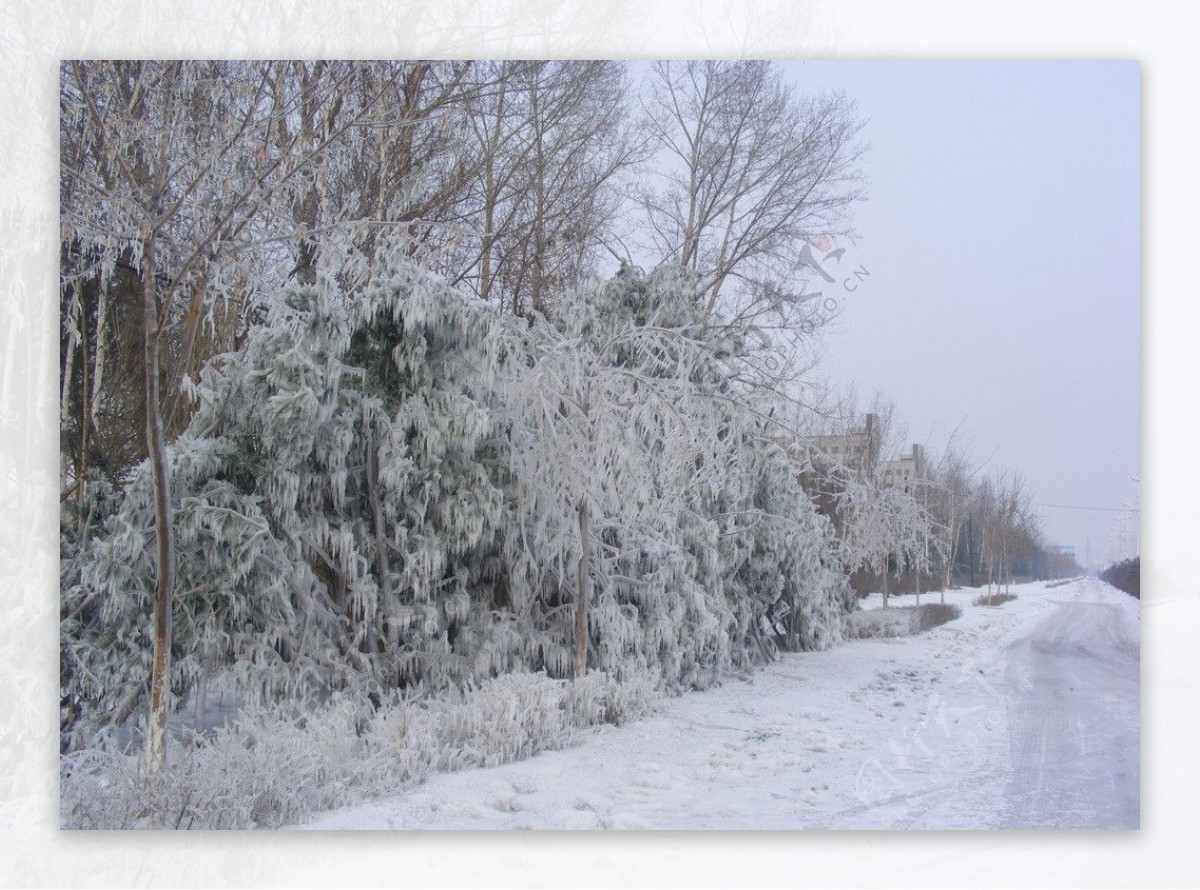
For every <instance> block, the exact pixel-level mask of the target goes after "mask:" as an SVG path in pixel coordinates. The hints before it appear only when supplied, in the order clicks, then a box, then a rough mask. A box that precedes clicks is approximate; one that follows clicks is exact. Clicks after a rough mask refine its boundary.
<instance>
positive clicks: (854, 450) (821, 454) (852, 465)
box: [809, 414, 879, 475]
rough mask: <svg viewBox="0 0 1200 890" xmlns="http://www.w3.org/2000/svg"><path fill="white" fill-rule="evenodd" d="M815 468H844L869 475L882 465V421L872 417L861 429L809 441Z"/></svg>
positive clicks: (818, 437) (816, 437)
mask: <svg viewBox="0 0 1200 890" xmlns="http://www.w3.org/2000/svg"><path fill="white" fill-rule="evenodd" d="M809 445H810V446H811V451H812V462H813V465H814V467H819V468H821V469H831V468H844V469H846V470H850V471H853V472H855V473H858V474H861V475H869V474H870V473H871V472H873V471H874V469H875V467H876V466H878V464H879V418H877V417H876V416H875V415H874V414H868V415H867V418H866V421H865V423H864V425H863V427H862V428H861V429H850V430H847V431H846V432H844V433H834V434H832V435H826V436H813V437H812V438H811V439H809Z"/></svg>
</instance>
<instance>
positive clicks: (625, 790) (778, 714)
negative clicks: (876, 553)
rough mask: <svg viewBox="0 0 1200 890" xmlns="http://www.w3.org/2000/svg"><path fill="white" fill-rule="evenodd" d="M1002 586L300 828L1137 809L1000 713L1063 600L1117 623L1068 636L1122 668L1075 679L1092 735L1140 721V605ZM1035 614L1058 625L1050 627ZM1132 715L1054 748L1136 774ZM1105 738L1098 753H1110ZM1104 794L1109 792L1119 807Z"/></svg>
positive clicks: (1017, 695) (979, 821)
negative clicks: (998, 601)
mask: <svg viewBox="0 0 1200 890" xmlns="http://www.w3.org/2000/svg"><path fill="white" fill-rule="evenodd" d="M1013 592H1015V593H1017V594H1018V599H1017V600H1014V601H1012V602H1009V603H1006V604H1004V605H1002V606H998V607H983V606H973V605H971V599H973V598H974V597H975V596H978V595H979V593H980V591H979V590H978V589H970V590H961V591H952V592H949V593H947V594H946V597H945V599H946V602H948V603H954V604H957V605H960V606H961V607H962V609H963V616H962V618H960V619H959V620H957V621H954V622H951V623H950V624H946V625H943V626H941V627H938V628H935V629H934V630H931V631H928V632H925V633H923V634H921V635H919V636H916V637H910V638H906V639H886V640H864V641H854V642H850V643H846V644H844V645H841V646H838V647H835V648H834V649H832V650H830V651H826V652H811V653H797V654H790V655H786V656H784V657H783V658H781V659H780V660H779V661H778V662H776V663H775V664H773V665H771V666H769V667H768V668H766V669H765V670H763V671H761V672H759V673H756V674H754V675H753V676H751V677H749V678H748V679H746V680H741V681H739V680H734V681H730V682H728V683H726V684H725V685H724V686H722V687H721V688H718V689H714V690H710V691H708V692H705V693H693V694H690V695H685V696H683V697H681V698H678V699H673V700H666V701H664V702H662V703H661V705H660V707H659V708H658V710H657V712H656V713H655V714H653V716H650V717H648V718H646V719H644V720H642V721H639V722H637V723H634V724H631V725H627V726H623V727H612V726H605V727H601V728H598V729H596V730H593V731H588V732H586V733H584V734H582V735H581V736H580V738H579V740H578V744H577V745H576V746H575V747H572V748H569V749H566V750H560V751H552V752H546V753H542V754H539V755H537V756H536V757H533V758H531V759H529V760H526V761H522V762H519V763H513V764H508V765H506V766H503V767H498V768H495V769H479V770H470V771H465V772H461V773H454V774H440V775H436V776H433V777H431V778H430V779H429V780H428V781H427V782H426V783H425V784H423V785H422V786H420V787H418V788H415V789H413V790H410V791H408V792H406V793H404V794H400V795H397V796H395V797H390V798H386V799H381V800H377V801H374V802H369V803H364V804H361V805H358V806H353V807H346V808H342V809H339V810H336V811H333V812H330V813H326V814H323V815H321V816H319V817H317V818H314V819H312V820H310V821H308V822H307V823H305V824H304V825H302V826H299V827H302V828H305V829H366V828H400V829H415V828H422V829H455V828H458V829H557V828H576V829H598V828H607V829H642V828H661V829H683V828H711V829H793V828H806V829H824V828H967V829H972V828H1006V827H1038V826H1035V825H1033V824H1028V820H1029V819H1036V818H1038V817H1039V814H1040V816H1041V817H1042V818H1043V819H1044V820H1045V821H1044V822H1043V823H1041V824H1044V827H1058V825H1057V823H1058V822H1061V821H1062V820H1055V819H1051V818H1049V817H1050V815H1053V814H1054V813H1055V812H1056V809H1055V805H1056V800H1059V799H1061V798H1062V795H1063V794H1064V793H1066V792H1065V791H1064V790H1063V788H1062V787H1058V786H1055V785H1054V784H1053V782H1050V781H1049V777H1051V776H1054V777H1056V778H1055V779H1054V781H1059V780H1060V779H1061V780H1062V781H1065V782H1067V783H1068V784H1069V783H1072V782H1073V783H1074V784H1072V785H1071V789H1072V790H1071V793H1072V794H1075V792H1076V791H1077V790H1079V789H1082V790H1081V791H1079V793H1082V794H1087V793H1094V794H1099V795H1104V796H1105V799H1104V800H1101V801H1094V802H1093V803H1094V804H1095V805H1094V806H1089V805H1088V803H1087V801H1086V800H1082V799H1080V800H1075V801H1074V803H1073V806H1074V807H1075V810H1074V811H1075V812H1077V813H1082V814H1083V815H1084V816H1097V817H1102V816H1103V815H1104V814H1106V813H1107V814H1110V815H1113V814H1115V815H1117V816H1120V817H1121V818H1123V819H1127V817H1128V816H1129V814H1130V809H1129V806H1130V798H1129V791H1130V789H1132V792H1133V795H1134V796H1133V799H1132V803H1133V812H1134V813H1135V814H1136V790H1137V776H1136V774H1135V775H1133V776H1132V780H1130V779H1129V777H1128V776H1127V777H1126V781H1125V782H1124V783H1123V784H1122V785H1121V786H1120V788H1118V789H1116V790H1115V791H1114V788H1113V784H1112V782H1107V783H1104V784H1097V783H1096V782H1095V781H1094V780H1095V776H1094V775H1089V774H1088V773H1087V772H1086V770H1084V771H1083V772H1079V771H1078V770H1077V772H1076V774H1075V775H1074V776H1073V777H1072V776H1070V775H1067V773H1066V772H1065V771H1064V770H1063V769H1058V770H1057V771H1056V766H1055V764H1054V763H1052V762H1043V763H1042V765H1041V767H1039V769H1040V772H1038V773H1037V774H1036V775H1034V774H1032V773H1030V771H1029V769H1028V767H1029V762H1028V761H1027V760H1022V755H1021V754H1020V752H1021V750H1023V749H1022V744H1023V743H1022V742H1021V741H1019V740H1017V741H1014V736H1013V733H1014V731H1015V732H1018V733H1020V732H1023V731H1025V730H1026V729H1029V728H1031V727H1029V726H1027V724H1028V720H1026V721H1025V723H1021V724H1020V725H1019V726H1014V719H1013V715H1014V714H1017V715H1028V713H1030V711H1029V708H1030V707H1032V706H1033V705H1034V704H1035V703H1036V701H1037V695H1038V694H1039V693H1038V690H1037V686H1036V685H1035V684H1036V682H1040V681H1041V680H1044V678H1039V676H1038V675H1036V674H1030V673H1029V672H1028V671H1027V670H1026V668H1025V667H1023V666H1022V665H1025V663H1026V662H1025V659H1026V658H1027V657H1028V655H1029V653H1031V652H1038V651H1041V652H1043V653H1045V652H1046V651H1047V650H1046V649H1045V647H1042V648H1041V649H1039V647H1038V645H1036V644H1035V642H1029V641H1030V639H1031V634H1035V632H1036V631H1037V630H1038V628H1039V627H1042V626H1043V625H1045V622H1046V620H1047V619H1048V618H1050V617H1051V616H1053V615H1055V614H1056V613H1060V612H1061V610H1062V608H1063V604H1064V603H1066V604H1069V605H1070V604H1075V605H1078V606H1079V607H1081V608H1086V607H1087V606H1088V605H1093V604H1094V605H1096V606H1097V607H1098V608H1100V609H1102V610H1103V611H1104V612H1106V613H1108V614H1110V615H1111V621H1109V622H1100V623H1096V622H1088V623H1087V625H1086V626H1084V627H1082V628H1081V629H1080V633H1081V634H1082V635H1083V638H1084V642H1085V643H1086V645H1084V646H1080V645H1077V644H1078V643H1079V642H1080V641H1079V640H1071V639H1069V636H1068V637H1062V639H1064V640H1066V641H1067V644H1068V648H1070V647H1074V649H1076V650H1077V651H1078V653H1079V654H1078V655H1077V656H1076V658H1077V659H1079V660H1083V659H1099V660H1100V661H1102V662H1103V663H1104V664H1105V665H1107V666H1108V667H1107V668H1106V670H1108V671H1109V674H1108V676H1110V677H1112V676H1116V675H1117V672H1119V671H1120V670H1126V671H1132V672H1133V676H1132V677H1131V678H1130V679H1129V682H1128V683H1126V684H1118V685H1119V686H1120V689H1119V690H1118V691H1117V692H1116V693H1114V694H1113V696H1111V697H1110V699H1105V700H1099V699H1089V698H1088V697H1087V695H1086V694H1085V690H1080V691H1079V696H1078V697H1077V699H1076V700H1075V701H1074V703H1073V704H1072V707H1073V708H1075V707H1076V706H1077V707H1078V708H1081V709H1083V710H1081V711H1079V712H1078V713H1080V714H1084V713H1087V714H1090V718H1089V719H1090V724H1089V725H1091V726H1092V727H1093V728H1094V727H1097V726H1103V725H1107V724H1108V723H1109V722H1110V721H1111V720H1113V719H1119V720H1123V721H1125V722H1126V724H1127V722H1128V718H1129V715H1130V714H1132V715H1133V716H1134V718H1135V721H1136V715H1137V712H1138V709H1137V704H1138V703H1137V701H1136V700H1134V701H1130V700H1129V696H1130V695H1133V696H1134V697H1135V698H1136V690H1137V675H1136V668H1137V661H1136V644H1137V639H1138V634H1137V631H1138V623H1139V617H1138V603H1137V601H1136V600H1133V599H1132V598H1131V597H1128V596H1126V595H1124V594H1122V593H1120V592H1119V591H1116V590H1115V589H1114V588H1111V587H1109V586H1108V585H1105V584H1102V583H1101V582H1098V581H1095V580H1083V581H1078V582H1074V583H1072V584H1070V585H1066V586H1062V587H1056V588H1053V589H1048V588H1047V587H1046V586H1045V585H1044V584H1040V583H1039V584H1028V585H1021V586H1019V587H1014V588H1013ZM909 599H910V598H909V597H895V598H893V600H892V602H893V603H894V604H902V603H905V602H906V601H908V600H909ZM938 599H940V594H936V593H935V594H926V595H924V596H923V597H922V601H930V600H932V601H936V600H938ZM872 605H873V603H872V601H871V600H868V602H867V606H868V607H870V606H872ZM1062 620H1064V621H1065V620H1066V619H1062ZM1068 624H1069V622H1068ZM1047 626H1048V627H1049V628H1051V629H1052V630H1053V629H1054V628H1056V627H1057V628H1058V630H1062V627H1061V626H1060V623H1059V621H1057V620H1055V621H1052V622H1051V623H1050V624H1049V625H1047ZM1022 641H1027V642H1028V645H1025V644H1023V643H1022ZM1130 645H1132V646H1133V647H1134V648H1133V649H1130ZM1131 654H1133V656H1134V657H1133V659H1132V660H1131V658H1130V656H1131ZM1077 666H1080V667H1081V668H1082V665H1078V664H1077ZM1046 694H1047V695H1049V694H1051V692H1050V691H1049V690H1047V692H1046ZM1031 696H1032V698H1031ZM1122 696H1124V697H1122ZM1043 704H1045V702H1043ZM1089 709H1090V710H1089ZM1020 719H1022V720H1024V719H1025V718H1024V717H1021V718H1020ZM1042 728H1043V729H1045V727H1044V726H1043V727H1042ZM1136 728H1137V727H1136V722H1135V723H1134V725H1133V727H1132V729H1133V732H1132V735H1130V733H1129V732H1128V731H1124V732H1123V733H1120V734H1117V735H1115V736H1106V737H1103V738H1101V737H1098V736H1096V735H1095V733H1094V734H1093V736H1087V737H1076V738H1075V739H1074V741H1071V740H1070V739H1064V740H1063V743H1062V745H1060V746H1059V755H1060V756H1064V757H1076V756H1077V754H1078V750H1077V749H1078V747H1079V746H1080V745H1082V746H1084V747H1085V748H1086V749H1087V750H1088V751H1089V752H1091V754H1092V755H1093V760H1092V762H1093V763H1094V764H1095V765H1096V768H1097V769H1101V768H1102V767H1104V768H1107V767H1109V766H1111V765H1112V763H1114V762H1120V763H1122V764H1124V766H1125V767H1126V768H1127V769H1128V768H1130V767H1131V766H1132V768H1134V769H1135V770H1136V765H1137V748H1136V742H1137V732H1136ZM1126 730H1128V726H1126ZM1035 731H1036V730H1035ZM1131 738H1132V742H1130V739H1131ZM1114 745H1115V746H1116V748H1115V750H1109V749H1112V747H1113V746H1114ZM1073 746H1074V747H1073ZM1105 746H1108V748H1105ZM1131 746H1132V750H1130V747H1131ZM1101 749H1105V750H1108V753H1107V754H1106V755H1105V756H1103V757H1101V756H1099V754H1098V753H1097V752H1098V751H1099V750H1101ZM1014 752H1016V753H1015V754H1014ZM1060 766H1063V767H1065V765H1060ZM1035 772H1036V771H1035ZM1039 775H1040V776H1042V778H1041V779H1039V778H1038V776H1039ZM1031 776H1032V778H1031ZM1039 783H1040V784H1039ZM1060 785H1061V782H1060ZM1089 789H1090V790H1089ZM1014 794H1019V795H1021V794H1023V795H1025V798H1024V799H1025V800H1027V801H1028V800H1037V799H1038V795H1039V794H1041V795H1042V797H1041V798H1040V805H1039V806H1034V807H1030V806H1018V805H1014V803H1013V801H1012V798H1013V795H1014ZM1114 794H1116V795H1117V796H1118V797H1120V800H1121V803H1119V804H1117V805H1113V804H1112V801H1111V798H1112V796H1113V795H1114ZM1055 795H1058V797H1057V798H1056V797H1055ZM1020 819H1025V820H1026V822H1020V823H1019V824H1018V821H1016V820H1020ZM1088 827H1101V826H1088ZM1106 827H1136V825H1128V824H1124V822H1121V823H1120V824H1113V825H1109V826H1106Z"/></svg>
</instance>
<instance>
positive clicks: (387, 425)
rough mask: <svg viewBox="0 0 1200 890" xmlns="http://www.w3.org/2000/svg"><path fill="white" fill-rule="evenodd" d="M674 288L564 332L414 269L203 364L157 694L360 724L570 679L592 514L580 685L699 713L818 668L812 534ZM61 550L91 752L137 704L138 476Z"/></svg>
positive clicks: (835, 608)
mask: <svg viewBox="0 0 1200 890" xmlns="http://www.w3.org/2000/svg"><path fill="white" fill-rule="evenodd" d="M741 336H742V335H741V334H739V333H738V332H730V331H728V330H726V329H722V328H711V329H710V328H708V327H707V326H706V325H705V323H704V318H703V314H702V307H700V306H698V305H697V303H696V301H695V300H694V299H693V298H692V295H691V293H690V291H689V289H688V285H687V281H686V280H685V279H683V278H681V277H680V276H679V274H678V273H676V272H673V271H670V270H660V271H659V272H656V273H654V274H653V275H651V276H649V277H646V276H643V275H641V274H640V273H635V272H633V271H631V270H628V269H627V270H623V271H622V272H621V273H620V274H619V275H618V276H617V277H616V278H615V279H613V280H612V281H610V282H608V283H607V284H604V285H597V286H595V287H593V288H590V289H584V290H582V291H580V292H578V293H576V294H573V295H569V296H568V297H567V298H566V299H564V301H563V303H562V305H561V307H560V312H559V314H558V315H557V317H556V320H555V322H554V323H550V322H548V321H546V320H545V319H542V318H541V317H540V316H535V317H534V318H533V319H532V320H529V321H527V320H524V319H519V318H515V317H512V316H503V315H500V314H499V313H496V312H494V311H493V310H492V309H491V308H490V307H489V306H488V305H487V304H484V303H482V302H480V301H478V300H477V299H475V298H473V297H470V296H466V295H463V294H461V293H458V292H456V291H454V290H452V289H450V288H448V287H446V286H445V285H444V284H443V283H441V282H440V281H439V280H437V279H434V278H431V277H430V276H428V275H426V274H425V273H422V272H420V271H419V270H417V269H415V268H411V267H404V268H402V269H401V270H400V271H399V272H397V273H395V274H394V275H392V276H391V277H389V278H386V279H383V280H380V281H378V282H376V283H375V284H374V285H372V286H371V287H369V288H367V289H366V290H365V292H362V293H356V294H352V295H343V294H339V293H336V292H334V290H333V289H332V288H330V287H326V288H324V289H321V288H315V289H307V290H300V291H293V292H290V293H288V294H287V295H285V296H284V297H283V298H282V299H280V300H278V301H276V303H275V304H274V305H273V306H272V307H271V310H270V314H269V317H268V319H267V321H266V323H265V324H263V325H261V326H258V327H255V328H253V329H252V330H251V331H250V332H249V334H248V337H247V340H246V343H245V346H244V347H243V348H242V349H241V350H240V351H239V352H237V353H233V354H227V355H223V356H219V357H218V358H216V359H215V360H213V361H212V362H210V363H209V365H208V366H207V368H206V369H205V371H204V372H203V374H202V375H201V378H200V380H199V382H198V383H197V385H196V390H195V391H196V394H197V396H198V397H199V399H200V405H199V408H198V410H197V412H196V414H195V416H194V418H193V419H192V421H191V423H190V425H189V427H188V429H187V431H186V432H185V433H184V435H182V436H181V437H180V438H179V439H177V440H176V441H175V442H174V443H173V446H172V448H171V461H170V462H171V472H172V488H171V490H172V494H173V497H174V499H175V504H174V508H175V510H174V520H175V527H176V534H177V540H178V572H179V577H178V585H177V590H178V594H177V598H176V603H175V613H174V623H175V631H174V650H175V651H174V661H173V664H174V668H173V690H174V692H175V694H176V695H177V696H183V695H185V694H186V693H187V692H188V690H189V688H191V687H193V686H194V685H195V684H196V682H197V681H198V680H201V679H204V680H205V681H206V684H207V680H208V679H209V678H211V679H212V680H214V681H218V682H220V683H225V684H229V685H234V686H236V687H237V688H238V690H239V691H240V693H241V694H242V695H243V696H245V697H246V698H247V699H248V700H251V701H253V700H266V701H271V700H278V699H281V698H286V697H290V696H298V695H312V694H316V695H318V696H319V697H324V696H326V695H328V694H329V693H330V692H331V691H335V690H339V689H350V690H353V691H355V692H357V693H360V694H366V693H370V694H372V697H374V698H376V700H378V697H380V696H383V695H386V694H388V693H389V692H391V691H394V690H401V691H404V690H408V691H412V690H426V691H429V690H437V689H445V688H446V687H461V686H463V685H464V684H467V683H470V682H475V681H478V680H481V679H484V678H488V677H492V676H496V675H501V674H505V673H509V672H513V671H545V672H547V673H548V674H549V675H550V676H552V677H565V676H568V675H569V673H570V662H571V653H572V651H573V647H574V623H573V620H572V618H571V609H570V606H571V605H572V603H573V598H574V596H575V591H576V589H577V585H576V582H577V581H578V566H579V553H580V546H581V541H580V540H579V531H578V530H579V526H578V524H577V523H576V521H575V520H576V517H577V510H578V507H579V505H580V503H581V502H585V503H586V504H587V507H588V510H589V513H590V516H591V523H590V536H591V538H592V540H591V550H592V553H593V558H592V560H591V562H590V567H589V571H590V577H591V580H592V584H593V593H592V602H591V604H590V613H591V615H590V630H589V636H590V646H589V650H590V653H589V667H590V668H591V669H596V670H601V671H605V672H608V673H610V674H612V675H613V676H614V677H617V678H620V677H623V676H641V675H643V674H644V673H646V672H647V671H648V672H649V673H650V674H651V675H654V676H657V677H658V678H659V680H660V681H661V682H663V683H665V684H666V685H667V686H668V687H672V688H681V687H689V686H704V685H706V684H709V683H711V682H712V681H713V680H714V679H716V678H717V677H718V676H719V675H720V673H721V672H722V671H723V670H726V669H729V668H738V667H743V666H746V665H748V664H750V663H753V662H756V661H760V660H762V659H764V658H769V657H771V655H772V654H773V652H774V651H775V649H777V648H779V647H783V648H812V647H820V646H824V645H828V644H829V643H830V642H831V641H832V640H834V639H836V638H837V636H838V635H839V633H840V621H841V615H842V614H843V613H844V612H845V611H846V609H847V606H848V601H847V592H848V587H847V585H846V580H845V578H844V576H843V574H842V572H841V568H840V565H839V564H838V560H837V559H836V554H835V551H834V542H833V538H832V531H831V529H830V526H829V523H828V522H827V521H826V520H825V519H824V518H823V517H820V516H818V515H817V514H816V512H815V511H814V509H813V508H812V506H811V504H810V502H809V500H808V498H807V497H806V496H805V494H804V492H803V490H802V488H801V487H800V483H799V479H798V473H797V467H796V465H795V463H794V462H793V461H792V460H791V459H790V458H788V457H787V455H786V454H785V453H784V451H783V450H782V449H781V448H780V447H779V446H778V445H776V444H775V442H774V441H772V439H771V436H770V431H769V430H768V429H766V428H765V427H764V426H763V424H762V422H761V421H760V420H759V419H757V418H758V416H757V415H756V414H755V413H754V412H752V411H750V410H748V403H747V396H746V395H745V394H741V395H739V394H738V392H737V389H736V387H735V386H734V385H733V384H732V375H731V372H730V370H729V368H728V367H727V365H726V363H727V362H728V361H729V358H730V356H732V355H735V354H736V352H737V350H738V349H739V346H738V342H739V337H741ZM108 512H109V513H111V515H109V516H108V517H107V518H106V519H103V521H102V522H101V518H102V517H100V515H99V513H97V515H96V523H95V524H93V525H92V527H91V529H90V532H89V535H88V537H87V539H86V541H84V542H83V543H82V545H79V546H78V550H76V549H73V548H72V547H66V546H64V582H63V616H64V619H63V664H64V672H63V675H64V682H65V684H66V685H67V687H69V689H68V691H69V692H71V693H72V694H74V695H76V696H78V697H79V698H80V699H82V700H83V701H84V702H86V707H85V716H86V721H85V725H90V726H92V727H99V726H101V725H103V724H104V723H105V721H106V720H108V719H109V718H111V717H113V716H114V715H115V716H117V717H119V718H123V717H124V716H125V715H127V714H128V713H129V712H130V710H131V708H132V707H133V705H134V704H136V703H137V702H138V701H139V700H140V699H141V697H142V696H143V695H144V684H145V678H146V676H147V670H148V660H149V644H148V639H147V637H148V633H149V603H150V592H151V590H152V584H153V575H154V563H153V558H152V551H151V546H152V538H153V509H152V504H151V493H150V484H149V478H148V474H147V473H146V472H145V470H144V468H143V471H142V472H140V473H139V474H138V475H137V476H136V477H135V478H134V480H133V481H132V482H131V483H130V484H129V485H128V487H127V488H126V490H125V491H124V494H123V501H122V502H121V504H120V506H119V508H116V509H115V510H114V509H112V508H111V507H110V508H109V510H108Z"/></svg>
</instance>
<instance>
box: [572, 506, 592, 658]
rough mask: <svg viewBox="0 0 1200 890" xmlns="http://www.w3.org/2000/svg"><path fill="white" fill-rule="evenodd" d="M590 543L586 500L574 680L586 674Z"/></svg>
mask: <svg viewBox="0 0 1200 890" xmlns="http://www.w3.org/2000/svg"><path fill="white" fill-rule="evenodd" d="M590 563H591V541H590V535H589V532H588V509H587V498H586V497H585V498H584V499H583V500H581V501H580V502H579V577H578V582H579V586H578V590H577V591H576V593H575V679H576V680H578V679H580V678H581V677H583V676H585V675H586V674H587V656H588V600H589V599H591V586H592V585H591V579H590V578H589V576H588V573H589V570H590Z"/></svg>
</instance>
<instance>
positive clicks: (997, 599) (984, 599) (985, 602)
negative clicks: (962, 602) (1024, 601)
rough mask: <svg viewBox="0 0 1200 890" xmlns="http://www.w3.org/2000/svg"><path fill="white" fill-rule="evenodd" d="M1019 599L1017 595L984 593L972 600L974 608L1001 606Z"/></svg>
mask: <svg viewBox="0 0 1200 890" xmlns="http://www.w3.org/2000/svg"><path fill="white" fill-rule="evenodd" d="M1016 598H1017V595H1016V594H1015V593H984V594H981V595H980V596H977V597H975V599H973V600H971V605H972V606H999V605H1001V604H1003V603H1008V602H1012V601H1013V600H1015V599H1016Z"/></svg>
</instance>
